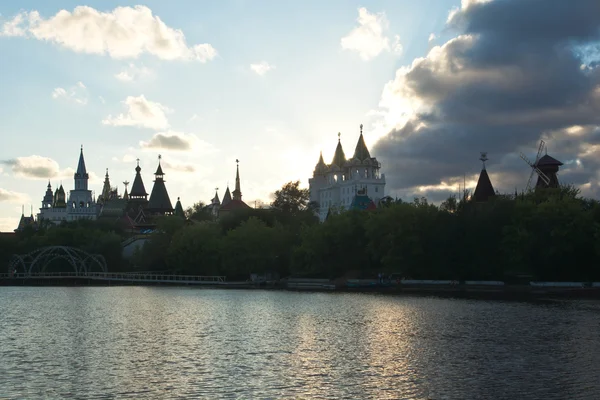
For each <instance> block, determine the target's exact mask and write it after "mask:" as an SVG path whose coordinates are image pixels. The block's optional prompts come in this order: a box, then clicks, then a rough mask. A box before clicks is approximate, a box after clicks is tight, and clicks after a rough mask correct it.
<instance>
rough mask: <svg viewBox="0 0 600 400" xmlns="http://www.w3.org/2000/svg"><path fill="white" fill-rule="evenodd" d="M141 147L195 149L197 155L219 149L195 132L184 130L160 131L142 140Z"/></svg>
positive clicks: (151, 148) (155, 149) (170, 149)
mask: <svg viewBox="0 0 600 400" xmlns="http://www.w3.org/2000/svg"><path fill="white" fill-rule="evenodd" d="M140 147H141V148H142V149H144V150H154V151H157V150H166V151H191V150H193V151H194V154H195V155H208V154H214V153H215V152H217V149H216V148H215V147H214V146H213V145H211V144H210V143H207V142H205V141H203V140H201V139H199V138H198V137H197V136H196V135H194V134H188V133H183V132H175V131H168V132H159V133H156V134H155V135H154V136H152V138H150V140H149V141H147V142H144V141H141V142H140Z"/></svg>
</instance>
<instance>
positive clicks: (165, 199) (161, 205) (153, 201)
mask: <svg viewBox="0 0 600 400" xmlns="http://www.w3.org/2000/svg"><path fill="white" fill-rule="evenodd" d="M158 160H159V161H158V168H157V169H156V172H155V173H154V175H155V177H156V178H155V179H154V185H153V186H152V193H150V200H149V201H148V210H149V211H150V212H153V213H159V214H165V213H171V212H173V205H172V204H171V199H169V193H168V192H167V188H166V187H165V181H164V180H163V176H164V173H163V171H162V168H161V166H160V156H158ZM136 178H137V176H136ZM133 184H134V185H135V181H134V183H133Z"/></svg>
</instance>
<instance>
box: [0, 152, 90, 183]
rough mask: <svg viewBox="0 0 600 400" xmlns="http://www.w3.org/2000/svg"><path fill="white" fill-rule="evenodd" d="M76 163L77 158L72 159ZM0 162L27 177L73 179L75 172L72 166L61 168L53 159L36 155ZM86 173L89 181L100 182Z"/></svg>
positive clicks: (18, 174) (15, 173) (15, 172)
mask: <svg viewBox="0 0 600 400" xmlns="http://www.w3.org/2000/svg"><path fill="white" fill-rule="evenodd" d="M76 163H77V158H75V159H74V164H75V165H77V164H76ZM0 164H3V165H6V166H9V167H10V168H11V171H12V172H13V174H14V175H15V176H17V177H20V178H27V179H43V180H48V179H73V175H74V174H75V169H74V168H71V167H67V168H64V169H61V168H60V166H59V165H58V163H57V162H56V161H55V160H53V159H51V158H49V157H42V156H38V155H32V156H26V157H17V158H13V159H10V160H3V161H0ZM88 175H89V177H90V182H91V183H97V182H101V179H100V178H99V177H98V175H96V174H95V173H94V172H92V171H88Z"/></svg>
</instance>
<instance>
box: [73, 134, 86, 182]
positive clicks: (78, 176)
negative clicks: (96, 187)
mask: <svg viewBox="0 0 600 400" xmlns="http://www.w3.org/2000/svg"><path fill="white" fill-rule="evenodd" d="M74 179H75V190H88V180H89V175H88V173H87V170H86V169H85V160H84V159H83V145H82V146H81V151H80V153H79V162H78V163H77V172H75V175H74Z"/></svg>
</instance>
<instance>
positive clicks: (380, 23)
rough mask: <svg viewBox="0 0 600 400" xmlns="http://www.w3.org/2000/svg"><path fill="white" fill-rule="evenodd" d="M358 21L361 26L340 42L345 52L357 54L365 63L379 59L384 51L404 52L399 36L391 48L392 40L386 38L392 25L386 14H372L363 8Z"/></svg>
mask: <svg viewBox="0 0 600 400" xmlns="http://www.w3.org/2000/svg"><path fill="white" fill-rule="evenodd" d="M357 21H358V25H359V26H357V27H356V28H354V29H353V30H352V31H350V33H348V35H346V36H344V37H343V38H342V39H341V41H340V43H341V46H342V48H343V49H344V50H351V51H355V52H357V53H358V54H359V55H360V57H361V58H362V59H363V60H365V61H368V60H371V59H372V58H375V57H377V56H378V55H379V54H380V53H381V52H383V51H388V52H390V51H394V52H397V53H399V52H401V51H402V45H401V44H400V37H399V36H395V38H394V43H393V45H392V46H390V38H389V37H387V36H386V32H387V30H388V29H389V25H390V24H389V21H388V19H387V17H386V15H385V13H383V12H382V13H377V14H371V13H369V11H368V10H367V9H366V8H364V7H361V8H359V9H358V19H357Z"/></svg>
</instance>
